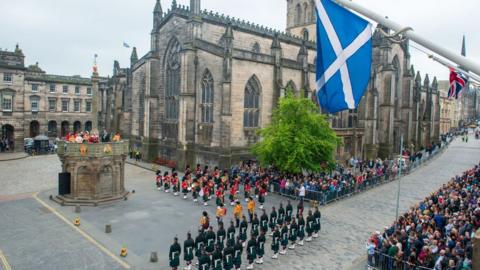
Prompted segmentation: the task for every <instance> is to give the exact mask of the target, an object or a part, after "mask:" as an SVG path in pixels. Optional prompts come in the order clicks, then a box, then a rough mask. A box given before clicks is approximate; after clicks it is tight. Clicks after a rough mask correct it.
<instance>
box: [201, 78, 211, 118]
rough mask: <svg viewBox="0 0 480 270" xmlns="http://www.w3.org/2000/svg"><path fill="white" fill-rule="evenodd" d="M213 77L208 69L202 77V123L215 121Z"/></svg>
mask: <svg viewBox="0 0 480 270" xmlns="http://www.w3.org/2000/svg"><path fill="white" fill-rule="evenodd" d="M213 96H214V89H213V77H212V74H211V73H210V71H209V70H208V69H207V70H206V71H205V73H204V74H203V78H202V104H201V107H202V123H213Z"/></svg>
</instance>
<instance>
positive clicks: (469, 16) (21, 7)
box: [0, 0, 480, 79]
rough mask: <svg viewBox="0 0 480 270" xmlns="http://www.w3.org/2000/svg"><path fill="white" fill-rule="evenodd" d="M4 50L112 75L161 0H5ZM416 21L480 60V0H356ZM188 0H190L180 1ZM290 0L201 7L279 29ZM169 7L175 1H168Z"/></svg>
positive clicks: (221, 0) (415, 57)
mask: <svg viewBox="0 0 480 270" xmlns="http://www.w3.org/2000/svg"><path fill="white" fill-rule="evenodd" d="M0 1H1V2H2V3H1V5H2V10H4V12H2V16H0V25H1V27H0V37H1V39H0V48H2V50H4V49H8V50H13V48H14V47H15V44H16V43H19V44H20V47H21V49H23V52H24V54H25V55H26V63H27V64H34V63H35V62H37V61H38V62H39V64H40V66H41V67H42V68H43V69H44V70H45V71H47V72H48V73H51V74H59V75H75V74H78V75H82V76H90V73H91V66H92V63H93V55H94V54H95V53H97V54H98V55H99V59H98V64H99V71H100V73H101V75H104V76H106V75H111V73H112V67H113V60H118V61H120V65H121V66H122V67H125V66H127V65H129V58H130V53H131V49H126V48H123V46H122V43H123V42H124V41H125V42H127V43H128V44H130V45H131V46H136V47H137V49H138V53H139V57H141V56H143V55H144V54H145V53H146V52H147V51H148V50H149V47H150V31H151V28H152V10H153V7H154V5H155V0H15V1H8V0H0ZM354 1H355V2H357V3H359V4H361V5H363V6H365V7H368V8H369V9H371V10H373V11H375V12H377V13H380V14H382V15H386V16H389V18H390V19H392V20H394V21H396V22H397V23H400V24H402V25H409V26H411V27H413V29H414V30H415V31H416V32H418V33H420V34H422V35H423V36H424V37H426V38H427V39H429V40H431V41H433V42H436V43H438V44H440V45H442V46H443V47H445V48H447V49H449V50H451V51H454V52H458V53H459V52H460V48H461V39H462V36H463V35H466V38H467V56H468V57H469V58H471V59H472V60H474V61H477V63H478V62H480V49H479V45H480V31H478V29H479V28H478V27H479V26H478V24H479V23H480V19H479V17H478V14H477V13H478V11H479V10H480V1H478V0H462V1H454V2H453V1H451V0H402V1H398V0H354ZM177 2H178V3H179V4H184V5H188V4H189V1H188V0H178V1H177ZM286 2H287V1H286V0H203V1H202V9H208V10H213V11H218V12H220V13H225V14H227V15H230V16H234V17H237V18H241V19H245V20H248V21H251V22H255V23H258V24H261V25H265V26H269V27H273V28H276V29H279V30H283V29H285V25H286V5H287V3H286ZM161 3H162V7H163V9H164V11H166V10H167V9H168V8H169V7H170V6H171V0H161ZM411 52H412V64H414V65H415V68H416V70H420V71H421V72H422V75H423V74H424V73H429V74H430V75H436V76H439V79H448V70H447V69H446V68H444V67H443V66H441V65H438V64H436V63H435V62H433V61H431V60H429V59H428V58H427V57H426V56H425V55H424V54H422V53H419V52H417V51H416V50H415V49H413V48H412V49H411Z"/></svg>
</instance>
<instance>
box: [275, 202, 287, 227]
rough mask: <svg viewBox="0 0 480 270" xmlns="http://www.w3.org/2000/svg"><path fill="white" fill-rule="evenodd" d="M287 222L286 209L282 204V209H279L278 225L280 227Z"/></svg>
mask: <svg viewBox="0 0 480 270" xmlns="http://www.w3.org/2000/svg"><path fill="white" fill-rule="evenodd" d="M284 221H285V209H284V208H283V204H282V203H280V207H279V208H278V220H277V224H278V225H279V226H283V222H284Z"/></svg>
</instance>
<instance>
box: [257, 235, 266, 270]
mask: <svg viewBox="0 0 480 270" xmlns="http://www.w3.org/2000/svg"><path fill="white" fill-rule="evenodd" d="M265 232H266V230H263V229H262V230H261V231H260V235H259V236H258V238H257V261H256V263H258V264H262V263H263V255H265V242H266V241H267V239H266V238H265Z"/></svg>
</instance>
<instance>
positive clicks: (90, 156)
mask: <svg viewBox="0 0 480 270" xmlns="http://www.w3.org/2000/svg"><path fill="white" fill-rule="evenodd" d="M57 153H58V156H59V158H60V161H61V162H62V172H68V173H70V194H66V195H58V196H56V197H55V198H54V200H55V201H57V202H58V203H62V204H65V205H76V204H80V205H94V206H96V205H98V204H101V203H105V202H110V201H115V200H122V199H124V198H125V197H126V196H127V195H128V192H127V191H126V190H125V158H126V157H127V154H128V141H122V142H112V143H97V144H77V143H68V142H59V144H58V152H57Z"/></svg>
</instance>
